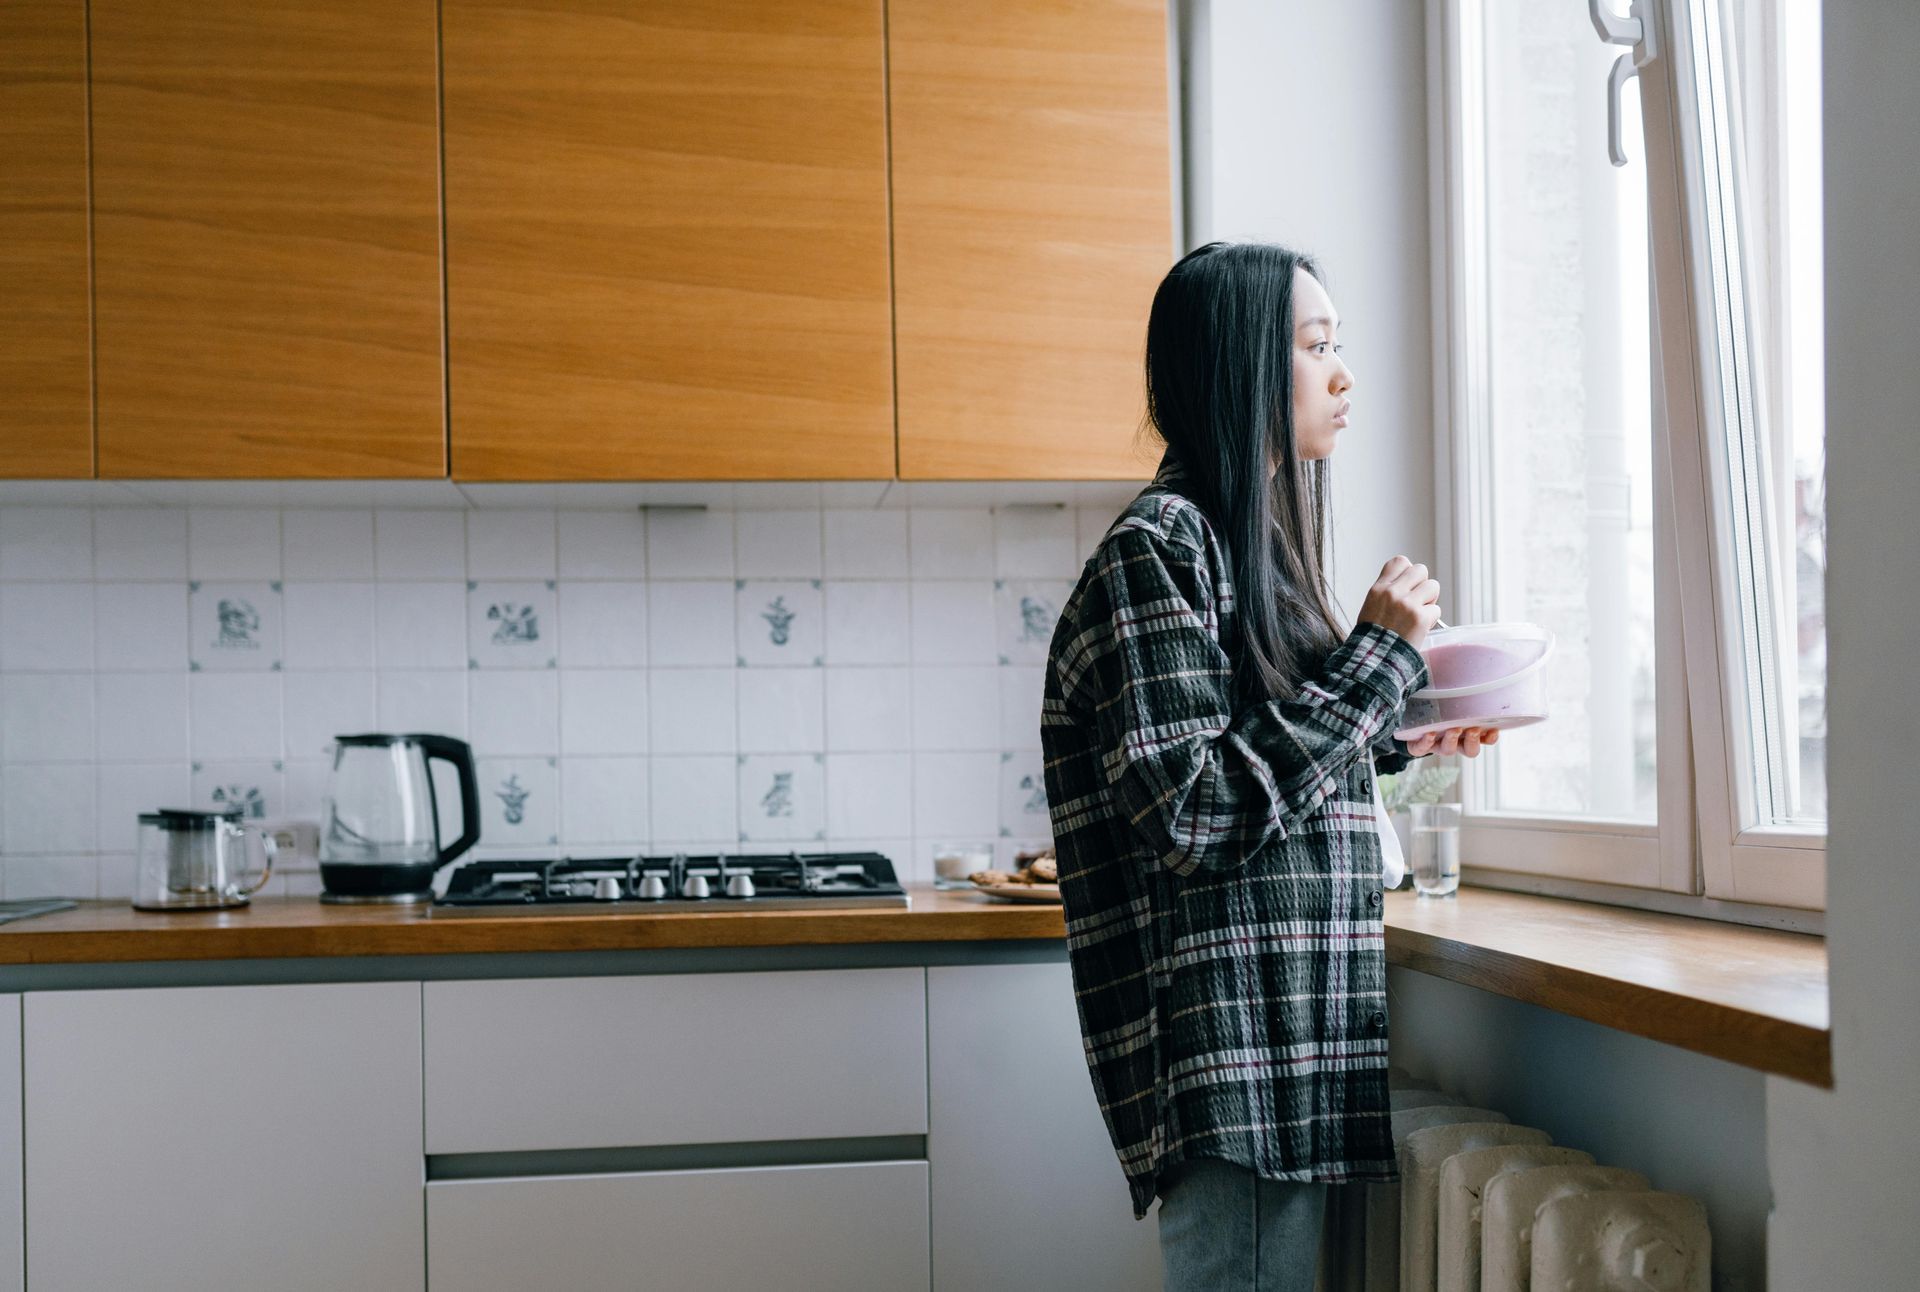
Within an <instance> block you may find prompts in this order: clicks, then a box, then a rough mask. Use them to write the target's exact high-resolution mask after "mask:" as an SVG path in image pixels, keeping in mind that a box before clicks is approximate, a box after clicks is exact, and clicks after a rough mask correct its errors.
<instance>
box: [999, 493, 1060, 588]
mask: <svg viewBox="0 0 1920 1292" xmlns="http://www.w3.org/2000/svg"><path fill="white" fill-rule="evenodd" d="M993 542H994V553H995V555H994V572H995V573H996V574H998V575H1000V576H1001V577H1002V578H1008V579H1058V578H1062V577H1064V576H1066V575H1068V574H1072V573H1073V572H1074V571H1075V570H1076V569H1077V568H1078V566H1079V562H1078V561H1077V560H1076V559H1075V558H1076V555H1077V553H1078V549H1079V542H1078V539H1077V537H1076V536H1075V533H1074V525H1073V509H1072V508H1070V507H1002V508H1000V509H999V510H998V511H996V512H995V513H994V517H993Z"/></svg>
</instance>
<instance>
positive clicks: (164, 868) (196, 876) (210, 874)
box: [133, 808, 274, 911]
mask: <svg viewBox="0 0 1920 1292" xmlns="http://www.w3.org/2000/svg"><path fill="white" fill-rule="evenodd" d="M249 839H252V840H253V841H254V843H255V845H256V846H255V847H254V848H252V849H249V847H248V844H247V841H248V840H249ZM250 853H253V854H257V855H258V856H259V858H260V863H259V868H258V869H259V873H258V875H257V877H253V878H252V879H251V881H250V882H249V876H248V875H247V871H248V869H249V867H248V859H249V854H250ZM273 858H274V843H273V837H272V836H271V835H269V834H267V833H266V831H264V830H262V829H261V828H260V827H259V826H257V825H242V824H241V821H240V810H239V809H238V808H233V809H230V810H228V811H225V812H202V811H197V810H194V809H189V808H161V809H160V810H159V811H157V812H142V813H141V814H140V837H139V844H138V852H137V857H136V860H135V867H134V877H133V905H134V908H135V909H136V910H142V911H174V910H207V909H211V908H215V907H222V906H245V905H246V904H247V899H248V898H250V897H252V896H253V895H254V894H255V893H257V892H259V891H260V889H261V888H262V887H264V886H265V885H266V882H267V880H269V879H271V878H272V877H273Z"/></svg>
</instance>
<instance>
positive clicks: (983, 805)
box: [913, 753, 1000, 838]
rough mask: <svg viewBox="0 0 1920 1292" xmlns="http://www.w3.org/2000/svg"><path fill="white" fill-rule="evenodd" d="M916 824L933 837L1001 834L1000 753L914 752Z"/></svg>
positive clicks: (915, 825) (915, 830)
mask: <svg viewBox="0 0 1920 1292" xmlns="http://www.w3.org/2000/svg"><path fill="white" fill-rule="evenodd" d="M913 828H914V832H915V833H916V834H919V835H925V836H929V837H931V836H936V835H954V836H960V837H975V836H978V837H981V838H992V837H994V836H995V835H997V834H999V832H1000V755H998V754H993V753H962V754H915V755H914V756H913Z"/></svg>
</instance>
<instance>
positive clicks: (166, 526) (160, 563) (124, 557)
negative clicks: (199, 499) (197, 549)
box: [93, 507, 187, 580]
mask: <svg viewBox="0 0 1920 1292" xmlns="http://www.w3.org/2000/svg"><path fill="white" fill-rule="evenodd" d="M93 576H94V577H95V578H96V579H180V580H185V579H186V577H187V513H186V512H185V511H182V510H180V509H179V508H177V507H103V508H101V509H100V510H98V511H96V512H94V513H93Z"/></svg>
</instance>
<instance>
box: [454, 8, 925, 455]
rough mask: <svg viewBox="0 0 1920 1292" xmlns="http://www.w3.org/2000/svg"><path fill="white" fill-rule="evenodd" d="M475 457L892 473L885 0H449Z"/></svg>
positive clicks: (464, 424) (464, 444)
mask: <svg viewBox="0 0 1920 1292" xmlns="http://www.w3.org/2000/svg"><path fill="white" fill-rule="evenodd" d="M442 22H443V40H444V76H445V80H446V161H447V180H446V183H447V309H448V386H449V398H450V404H449V407H450V415H451V440H452V445H453V474H454V475H455V476H456V477H457V478H459V479H463V480H619V479H635V478H647V479H702V478H720V479H780V478H818V477H823V476H825V477H842V478H874V477H888V476H891V475H892V474H893V467H894V442H893V399H892V396H893V388H892V366H891V360H892V353H891V337H890V323H891V320H890V317H889V303H888V279H887V176H886V118H885V111H886V105H885V69H884V65H883V58H884V53H885V37H884V32H883V21H882V3H881V0H779V2H778V3H769V2H768V0H513V2H512V3H499V2H495V0H445V5H444V12H443V18H442Z"/></svg>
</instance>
